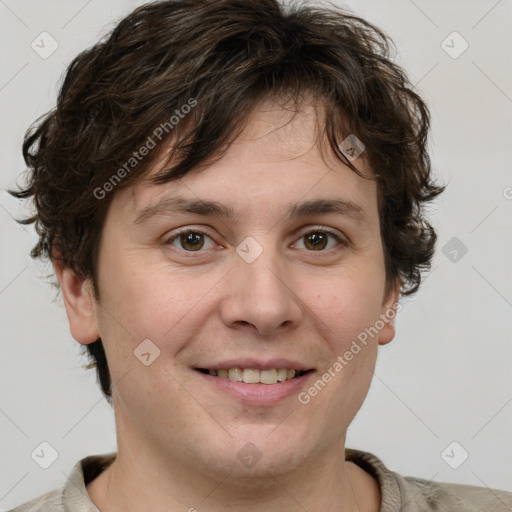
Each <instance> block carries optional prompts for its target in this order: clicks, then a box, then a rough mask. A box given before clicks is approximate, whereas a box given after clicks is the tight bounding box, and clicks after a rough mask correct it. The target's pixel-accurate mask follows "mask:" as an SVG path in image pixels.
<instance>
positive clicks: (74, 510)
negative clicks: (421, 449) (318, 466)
mask: <svg viewBox="0 0 512 512" xmlns="http://www.w3.org/2000/svg"><path fill="white" fill-rule="evenodd" d="M114 459H115V453H114V454H108V455H93V456H90V457H86V458H85V459H82V460H81V461H79V462H78V463H77V464H76V465H75V467H74V468H73V470H72V472H71V475H70V477H69V479H68V480H67V481H66V483H65V484H64V486H63V487H62V488H60V489H56V490H54V491H51V492H49V493H47V494H45V495H43V496H41V497H39V498H35V499H34V500H32V501H30V502H28V503H25V504H24V505H20V506H19V507H16V508H15V509H13V510H12V511H11V512H99V510H98V508H97V507H96V506H95V505H94V503H93V502H92V501H91V500H90V498H89V495H88V494H87V490H86V487H85V486H86V485H87V484H88V483H89V482H91V481H92V480H94V478H96V477H97V476H98V475H99V474H100V473H101V472H102V471H103V470H104V469H105V468H106V467H108V466H109V464H111V463H112V462H113V461H114ZM346 460H348V461H351V462H354V463H355V464H357V465H358V466H360V467H361V468H362V469H364V470H365V471H366V472H367V473H370V474H371V475H373V476H374V477H375V478H376V479H377V480H378V482H379V484H380V488H381V495H382V504H381V508H380V512H427V511H436V512H477V511H478V512H512V493H508V492H505V491H498V490H494V489H487V488H482V487H473V486H468V485H457V484H447V483H437V482H431V481H427V480H422V479H420V478H412V477H404V476H401V475H399V474H397V473H394V472H393V471H391V470H389V469H388V468H387V467H386V466H384V464H383V463H382V462H381V461H380V460H379V459H378V458H377V457H376V456H375V455H372V454H371V453H367V452H362V451H358V450H351V449H347V450H346Z"/></svg>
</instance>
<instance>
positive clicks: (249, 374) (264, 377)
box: [208, 368, 295, 384]
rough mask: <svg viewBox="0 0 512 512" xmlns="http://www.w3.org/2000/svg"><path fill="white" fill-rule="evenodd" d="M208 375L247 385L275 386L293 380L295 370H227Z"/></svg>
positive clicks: (209, 371)
mask: <svg viewBox="0 0 512 512" xmlns="http://www.w3.org/2000/svg"><path fill="white" fill-rule="evenodd" d="M208 373H209V374H210V375H216V376H217V377H223V378H224V379H230V380H234V381H236V382H245V383H247V384H260V383H261V384H276V383H277V382H282V381H284V380H289V379H293V378H294V377H295V370H293V369H287V368H271V369H269V370H257V369H254V368H230V369H229V370H208Z"/></svg>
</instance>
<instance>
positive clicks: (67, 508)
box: [10, 453, 116, 512]
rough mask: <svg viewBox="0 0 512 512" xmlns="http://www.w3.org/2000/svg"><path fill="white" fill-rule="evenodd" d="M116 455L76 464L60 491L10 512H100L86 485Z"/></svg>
mask: <svg viewBox="0 0 512 512" xmlns="http://www.w3.org/2000/svg"><path fill="white" fill-rule="evenodd" d="M115 456H116V454H115V453H110V454H106V455H90V456H89V457H85V458H84V459H81V460H80V461H79V462H77V463H76V464H75V466H74V467H73V469H72V471H71V473H70V475H69V476H68V477H66V482H65V484H64V486H63V487H61V488H60V489H55V490H53V491H50V492H48V493H46V494H43V495H42V496H39V497H38V498H34V499H33V500H31V501H28V502H27V503H24V504H22V505H19V506H18V507H16V508H14V509H12V510H11V511H10V512H99V510H98V509H97V508H96V506H95V505H94V503H93V502H92V501H91V500H90V498H89V495H88V494H87V489H86V485H87V483H89V482H90V481H92V480H93V479H94V478H96V477H97V476H98V475H99V474H100V473H101V472H102V471H103V470H104V469H105V468H107V467H108V466H109V465H110V464H111V463H112V462H113V461H114V460H115Z"/></svg>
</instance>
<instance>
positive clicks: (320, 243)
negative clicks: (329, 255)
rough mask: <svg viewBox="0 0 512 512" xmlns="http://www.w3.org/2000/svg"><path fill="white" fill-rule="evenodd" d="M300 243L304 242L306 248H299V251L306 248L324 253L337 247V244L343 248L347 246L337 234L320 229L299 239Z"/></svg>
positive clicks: (309, 232)
mask: <svg viewBox="0 0 512 512" xmlns="http://www.w3.org/2000/svg"><path fill="white" fill-rule="evenodd" d="M329 239H331V240H329ZM300 241H304V244H303V245H304V247H299V249H303V248H305V249H307V250H310V251H324V250H326V249H327V250H329V249H332V248H333V247H335V246H336V245H337V244H336V242H337V243H338V244H341V245H342V246H345V245H347V242H346V241H345V240H344V239H343V238H342V237H341V236H340V235H338V234H337V233H334V232H333V231H329V230H325V229H320V228H318V229H314V230H311V231H308V232H307V233H304V234H303V235H302V236H301V237H300V238H299V242H300ZM297 243H298V242H297Z"/></svg>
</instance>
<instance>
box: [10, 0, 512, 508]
mask: <svg viewBox="0 0 512 512" xmlns="http://www.w3.org/2000/svg"><path fill="white" fill-rule="evenodd" d="M387 51H388V41H387V39H386V37H385V36H384V35H383V34H382V33H381V32H380V31H379V30H378V29H376V28H374V27H372V26H371V25H369V24H368V23H367V22H365V21H364V20H362V19H359V18H357V17H354V16H352V15H349V14H347V13H345V12H343V11H341V10H337V9H334V8H332V9H318V8H308V7H300V8H299V7H297V8H293V7H291V8H289V9H288V10H286V9H284V8H283V7H282V6H280V5H279V4H277V3H276V2H275V1H272V0H245V1H243V2H242V1H237V0H220V1H219V0H215V1H212V0H205V1H197V0H195V1H191V0H190V1H189V0H185V1H165V2H158V3H154V4H148V5H147V6H143V7H141V8H138V9H137V10H136V11H134V12H133V13H132V14H131V15H130V16H128V17H127V18H125V19H124V20H122V21H121V22H120V23H119V25H118V26H117V27H116V28H115V29H114V31H113V33H112V34H111V35H110V37H109V38H108V39H106V40H105V41H103V42H101V43H98V44H97V45H96V46H94V47H93V48H91V49H90V50H88V51H86V52H84V53H82V54H81V55H79V56H78V57H77V58H76V59H75V60H74V61H73V63H72V64H71V66H70V68H69V70H68V72H67V75H66V78H65V81H64V84H63V87H62V90H61V91H60V95H59V100H58V104H57V108H56V110H55V111H54V112H51V113H50V114H49V115H48V116H47V117H46V118H45V119H44V120H43V121H42V122H41V123H40V124H39V125H38V126H37V127H35V129H34V130H32V131H31V132H30V133H29V134H27V137H26V139H25V142H24V148H23V150H24V156H25V160H26V162H27V165H28V167H29V169H30V170H31V175H30V178H29V183H28V184H27V186H26V188H25V189H24V190H21V191H19V192H17V193H16V195H17V196H18V197H20V198H33V199H34V201H35V206H36V213H35V216H34V217H33V218H31V219H29V220H28V221H27V222H35V223H36V227H37V229H38V233H39V236H40V239H39V243H38V245H37V246H36V247H35V249H34V251H33V255H34V256H36V257H39V256H43V257H48V258H50V259H51V260H52V262H53V265H54V268H55V271H56V275H57V277H58V280H59V284H60V287H61V290H62V294H63V298H64V302H65V306H66V312H67V315H68V319H69V324H70V329H71V333H72V335H73V337H74V338H75V339H76V340H77V341H78V342H80V343H82V344H83V345H84V346H85V347H87V350H88V351H89V354H90V356H91V358H92V361H93V363H94V364H95V365H96V368H97V372H98V379H99V382H100V385H101V388H102V390H103V392H104V394H105V396H106V397H107V399H108V400H110V401H111V402H112V404H113V407H114V412H115V418H116V428H117V439H118V451H117V453H116V454H111V455H105V456H102V457H99V456H95V457H89V458H86V459H84V460H82V461H80V462H79V463H78V464H77V466H76V467H75V469H74V471H73V474H72V476H71V478H70V480H69V481H68V483H67V484H66V485H65V486H64V488H63V489H61V490H57V491H53V492H51V493H49V494H48V495H45V496H43V497H41V498H37V499H36V500H34V501H32V502H31V503H29V504H26V505H22V506H20V507H18V508H17V509H15V510H17V511H20V512H21V511H32V510H34V511H35V510H66V511H86V510H87V511H90V510H101V511H103V512H116V511H120V510H123V511H128V512H130V511H132V510H133V511H135V510H137V511H139V510H152V511H155V512H159V511H163V510H166V511H169V510H171V511H174V510H176V511H177V510H189V511H194V510H197V511H199V512H202V511H220V510H248V511H263V510H280V511H281V510H282V511H292V510H310V511H320V510H321V511H342V512H355V511H379V510H380V511H382V512H391V511H395V510H404V511H408V512H412V511H420V510H421V511H423V510H445V511H448V510H449V511H457V510H460V511H462V510H464V511H471V510H475V511H476V510H482V511H483V510H493V511H505V510H510V509H511V507H512V499H511V496H510V495H509V494H507V493H505V492H502V491H495V490H489V489H479V488H476V487H469V486H457V485H451V484H438V483H429V482H426V481H423V480H420V479H414V478H404V477H402V476H400V475H397V474H395V473H393V472H391V471H390V470H389V469H387V468H386V467H385V466H384V464H383V463H382V462H381V461H380V460H379V459H378V458H377V457H376V456H374V455H372V454H369V453H365V452H360V451H355V450H350V449H348V448H346V447H345V438H346V431H347V428H348V426H349V425H350V423H351V421H352V419H353V418H354V416H355V415H356V413H357V411H358V410H359V408H360V406H361V404H362V403H363V401H364V399H365V396H366V393H367V391H368V388H369V386H370V383H371V379H372V375H373V369H374V366H375V361H376V356H377V351H378V346H379V345H384V344H386V343H389V342H390V341H391V340H392V339H393V337H394V334H395V327H394V319H395V316H396V312H397V310H398V309H399V307H400V306H399V298H400V295H401V294H411V293H413V292H415V291H416V290H417V289H418V287H419V285H420V281H421V270H422V269H426V268H428V266H429V263H430V261H431V258H432V254H433V250H434V244H435V239H436V237H435V232H434V230H433V229H432V227H431V226H430V225H429V224H428V222H427V221H426V220H425V219H424V217H423V206H424V205H425V204H426V203H427V202H428V201H430V200H432V199H433V198H434V197H436V196H437V195H438V194H439V193H440V192H441V191H442V187H441V186H439V185H436V184H435V183H434V182H433V180H432V178H431V175H430V162H429V158H428V154H427V151H426V143H427V135H428V129H429V115H428V110H427V108H426V106H425V104H424V103H423V101H422V100H421V98H419V97H418V95H417V94H416V93H415V92H414V91H413V90H412V89H411V87H410V85H409V83H408V81H407V79H406V77H405V75H404V73H403V71H402V70H401V69H400V68H399V67H397V66H396V65H395V64H393V63H392V62H391V61H390V60H389V58H388V53H387Z"/></svg>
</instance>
